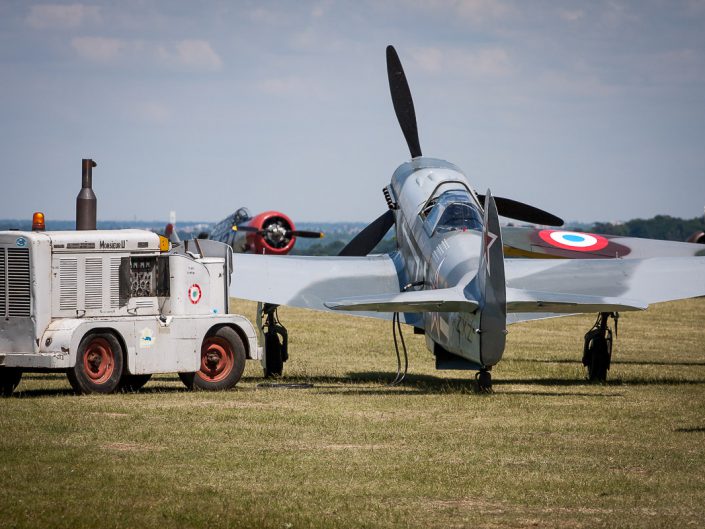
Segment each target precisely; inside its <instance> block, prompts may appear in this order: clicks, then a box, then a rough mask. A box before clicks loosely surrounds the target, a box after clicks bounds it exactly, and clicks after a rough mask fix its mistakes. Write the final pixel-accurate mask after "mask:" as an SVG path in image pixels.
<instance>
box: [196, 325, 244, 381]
mask: <svg viewBox="0 0 705 529" xmlns="http://www.w3.org/2000/svg"><path fill="white" fill-rule="evenodd" d="M234 365H235V355H234V354H233V349H232V347H231V346H230V342H228V341H227V340H226V339H224V338H220V337H219V336H211V337H209V338H206V339H205V340H204V341H203V346H202V347H201V370H200V371H199V372H198V376H199V377H201V378H202V379H203V380H205V381H207V382H220V381H221V380H223V379H225V378H227V376H228V375H229V374H230V372H231V371H232V370H233V366H234Z"/></svg>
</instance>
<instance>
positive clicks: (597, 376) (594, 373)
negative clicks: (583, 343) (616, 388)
mask: <svg viewBox="0 0 705 529" xmlns="http://www.w3.org/2000/svg"><path fill="white" fill-rule="evenodd" d="M609 366H610V354H609V350H608V346H607V340H605V338H603V337H602V336H596V337H594V338H593V343H592V347H591V351H590V355H589V363H588V379H589V380H591V381H592V382H605V381H607V371H608V370H609Z"/></svg>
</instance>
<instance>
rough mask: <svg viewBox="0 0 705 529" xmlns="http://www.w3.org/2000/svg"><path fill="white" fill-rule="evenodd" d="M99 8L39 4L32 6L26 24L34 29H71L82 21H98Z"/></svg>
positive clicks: (79, 5)
mask: <svg viewBox="0 0 705 529" xmlns="http://www.w3.org/2000/svg"><path fill="white" fill-rule="evenodd" d="M99 21H100V8H99V7H98V6H87V5H83V4H69V5H60V4H40V5H36V6H32V8H31V10H30V12H29V15H27V19H26V22H27V24H28V25H29V26H30V27H32V28H35V29H73V28H78V27H80V26H81V25H83V23H84V22H85V23H90V22H99Z"/></svg>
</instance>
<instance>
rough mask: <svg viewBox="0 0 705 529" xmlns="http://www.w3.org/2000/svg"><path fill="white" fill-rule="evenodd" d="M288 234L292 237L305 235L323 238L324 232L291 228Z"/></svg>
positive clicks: (306, 236) (310, 237)
mask: <svg viewBox="0 0 705 529" xmlns="http://www.w3.org/2000/svg"><path fill="white" fill-rule="evenodd" d="M286 234H287V235H290V236H292V237H305V238H309V239H322V238H323V236H324V235H323V233H322V232H320V231H307V230H290V231H287V232H286Z"/></svg>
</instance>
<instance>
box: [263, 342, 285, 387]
mask: <svg viewBox="0 0 705 529" xmlns="http://www.w3.org/2000/svg"><path fill="white" fill-rule="evenodd" d="M264 339H265V348H264V349H265V352H264V355H265V357H264V365H265V368H264V377H265V378H271V377H275V378H276V377H280V376H282V373H283V372H284V358H283V357H282V345H281V343H280V342H279V336H278V335H276V334H274V333H267V335H266V336H265V338H264Z"/></svg>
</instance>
